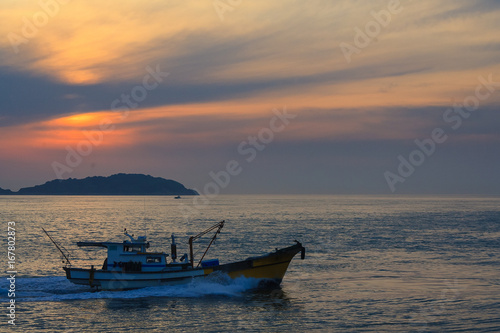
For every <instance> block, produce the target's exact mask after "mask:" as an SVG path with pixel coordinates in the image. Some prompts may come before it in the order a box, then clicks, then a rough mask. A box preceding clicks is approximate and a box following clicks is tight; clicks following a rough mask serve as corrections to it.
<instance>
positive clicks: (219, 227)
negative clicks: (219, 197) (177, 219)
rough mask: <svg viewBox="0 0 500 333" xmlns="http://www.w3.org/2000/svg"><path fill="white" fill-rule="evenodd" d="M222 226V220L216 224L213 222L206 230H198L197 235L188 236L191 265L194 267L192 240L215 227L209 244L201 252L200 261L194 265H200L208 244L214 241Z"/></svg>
mask: <svg viewBox="0 0 500 333" xmlns="http://www.w3.org/2000/svg"><path fill="white" fill-rule="evenodd" d="M222 227H224V220H222V221H220V222H219V223H217V224H214V225H213V226H211V227H210V228H208V229H207V230H205V231H203V232H200V233H199V234H198V235H196V236H192V237H189V256H190V259H191V267H192V268H194V254H193V242H194V241H195V240H197V239H198V238H200V237H201V236H203V235H205V234H207V233H209V232H210V231H212V230H214V229H217V230H216V231H215V234H214V236H213V237H212V240H211V241H210V244H208V246H207V249H206V250H205V253H203V256H201V259H200V261H199V262H198V265H196V267H198V266H200V264H201V261H202V260H203V258H205V254H207V252H208V249H209V248H210V246H211V245H212V243H213V242H214V241H215V238H217V234H219V233H220V230H221V229H222Z"/></svg>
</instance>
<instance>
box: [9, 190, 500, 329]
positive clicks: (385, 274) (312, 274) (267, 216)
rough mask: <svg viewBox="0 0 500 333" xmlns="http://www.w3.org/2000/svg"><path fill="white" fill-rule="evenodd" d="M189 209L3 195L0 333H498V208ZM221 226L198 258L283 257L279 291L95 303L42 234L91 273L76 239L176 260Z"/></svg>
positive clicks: (265, 201)
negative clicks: (134, 243) (286, 258)
mask: <svg viewBox="0 0 500 333" xmlns="http://www.w3.org/2000/svg"><path fill="white" fill-rule="evenodd" d="M190 204H192V198H187V197H186V198H182V199H180V200H174V199H173V198H171V197H149V196H148V197H128V196H127V197H118V196H107V197H96V196H67V197H66V196H0V213H1V215H0V221H1V222H0V223H1V225H2V227H1V230H3V231H2V232H3V235H2V239H3V240H4V241H3V242H2V250H1V253H2V260H1V262H2V267H3V271H4V278H2V279H1V281H0V288H1V297H0V302H1V303H2V306H1V310H0V311H3V312H4V313H3V314H2V315H1V316H0V318H2V319H1V322H0V331H2V332H3V331H5V332H7V331H19V332H45V331H48V332H139V331H145V332H239V331H244V332H310V331H317V332H499V331H500V198H494V197H489V198H488V197H487V198H480V197H474V198H466V197H410V196H405V197H377V196H271V195H266V196H258V195H253V196H238V195H231V196H229V195H220V196H218V197H216V198H214V199H212V200H211V201H210V203H209V204H208V205H206V206H204V207H199V209H198V208H197V211H196V214H194V215H192V217H191V219H190V220H189V221H187V220H186V218H185V216H184V215H183V214H184V213H183V212H185V211H186V207H189V206H190ZM220 220H226V225H225V227H224V229H223V230H222V233H221V234H220V235H219V237H218V239H217V241H216V243H215V245H214V246H213V247H212V248H211V250H210V252H209V255H208V258H218V259H219V260H220V262H221V263H227V262H231V261H236V260H241V259H245V258H247V257H249V256H253V255H259V254H265V253H267V252H270V251H272V250H274V249H275V248H276V247H285V246H289V245H292V244H293V243H294V242H293V241H294V240H295V239H297V240H299V241H301V242H302V244H303V245H304V246H305V247H306V250H307V252H306V259H305V260H300V255H299V256H297V257H296V258H295V259H293V261H292V262H291V265H290V267H289V270H288V272H287V274H286V276H285V279H284V281H283V283H282V286H281V289H275V290H255V289H254V287H255V281H252V280H251V279H237V280H226V279H220V278H219V279H213V280H210V279H209V280H203V281H194V282H193V283H191V284H189V285H184V286H176V287H168V286H164V287H155V288H145V289H139V290H131V291H115V292H107V291H106V292H91V291H90V290H89V289H88V288H85V287H82V286H76V285H73V284H71V283H69V282H68V281H67V280H66V278H65V276H64V272H63V270H62V269H61V265H62V264H61V260H60V256H59V253H58V251H57V250H56V249H55V247H54V246H53V245H52V244H51V243H50V241H49V240H48V239H47V237H46V236H45V235H44V234H43V233H42V230H41V229H40V227H44V228H45V229H47V230H48V231H50V232H51V235H53V236H54V238H55V239H56V240H58V241H59V242H60V243H61V244H63V245H64V246H65V247H66V248H67V250H68V251H69V252H70V253H71V254H72V256H73V257H74V258H75V259H74V262H73V265H74V266H79V265H90V264H95V265H101V264H102V261H103V260H104V257H105V252H104V251H102V250H89V249H87V250H83V249H79V248H78V247H76V245H75V242H77V241H82V240H93V241H105V240H116V241H121V240H123V239H124V238H123V234H122V233H123V228H125V227H126V228H127V230H128V231H129V232H130V233H134V234H135V235H136V236H137V235H142V234H147V236H148V240H149V241H150V242H151V244H152V249H153V250H155V249H156V250H165V251H168V249H169V244H170V235H171V234H172V233H174V234H175V235H176V236H177V240H178V251H179V252H180V254H182V253H185V252H187V240H188V237H189V236H191V235H195V234H197V233H198V232H201V231H203V230H204V229H206V228H208V227H209V226H211V225H212V224H214V223H216V222H218V221H220ZM9 221H13V222H15V233H16V234H15V240H16V248H15V269H16V270H17V274H16V279H15V305H16V308H15V311H16V312H15V315H16V320H15V324H16V325H15V326H13V325H11V324H9V323H8V320H9V317H8V316H7V314H8V313H9V312H8V311H9V310H8V309H7V306H8V305H9V303H8V302H9V300H10V299H11V298H9V297H8V293H9V281H8V280H7V277H8V276H7V274H6V273H5V271H7V270H8V258H7V227H8V222H9Z"/></svg>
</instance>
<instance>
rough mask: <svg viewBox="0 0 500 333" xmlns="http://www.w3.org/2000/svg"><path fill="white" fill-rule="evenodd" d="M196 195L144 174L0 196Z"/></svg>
mask: <svg viewBox="0 0 500 333" xmlns="http://www.w3.org/2000/svg"><path fill="white" fill-rule="evenodd" d="M2 194H3V195H176V196H179V195H198V192H196V191H195V190H191V189H188V188H186V187H185V186H184V185H182V184H181V183H179V182H176V181H174V180H171V179H164V178H161V177H153V176H150V175H143V174H125V173H119V174H115V175H112V176H109V177H102V176H95V177H87V178H83V179H75V178H68V179H55V180H51V181H48V182H46V183H45V184H42V185H36V186H33V187H25V188H22V189H20V190H19V191H17V192H12V191H10V190H4V189H0V195H2Z"/></svg>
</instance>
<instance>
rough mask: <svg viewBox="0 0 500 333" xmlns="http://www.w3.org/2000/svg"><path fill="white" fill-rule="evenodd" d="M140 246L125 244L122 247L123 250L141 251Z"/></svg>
mask: <svg viewBox="0 0 500 333" xmlns="http://www.w3.org/2000/svg"><path fill="white" fill-rule="evenodd" d="M141 250H142V248H141V247H140V246H127V245H125V246H124V247H123V252H141Z"/></svg>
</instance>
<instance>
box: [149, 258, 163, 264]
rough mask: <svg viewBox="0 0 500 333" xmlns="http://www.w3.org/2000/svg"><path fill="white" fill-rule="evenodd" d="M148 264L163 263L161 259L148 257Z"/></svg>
mask: <svg viewBox="0 0 500 333" xmlns="http://www.w3.org/2000/svg"><path fill="white" fill-rule="evenodd" d="M146 262H147V263H155V262H161V257H146Z"/></svg>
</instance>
